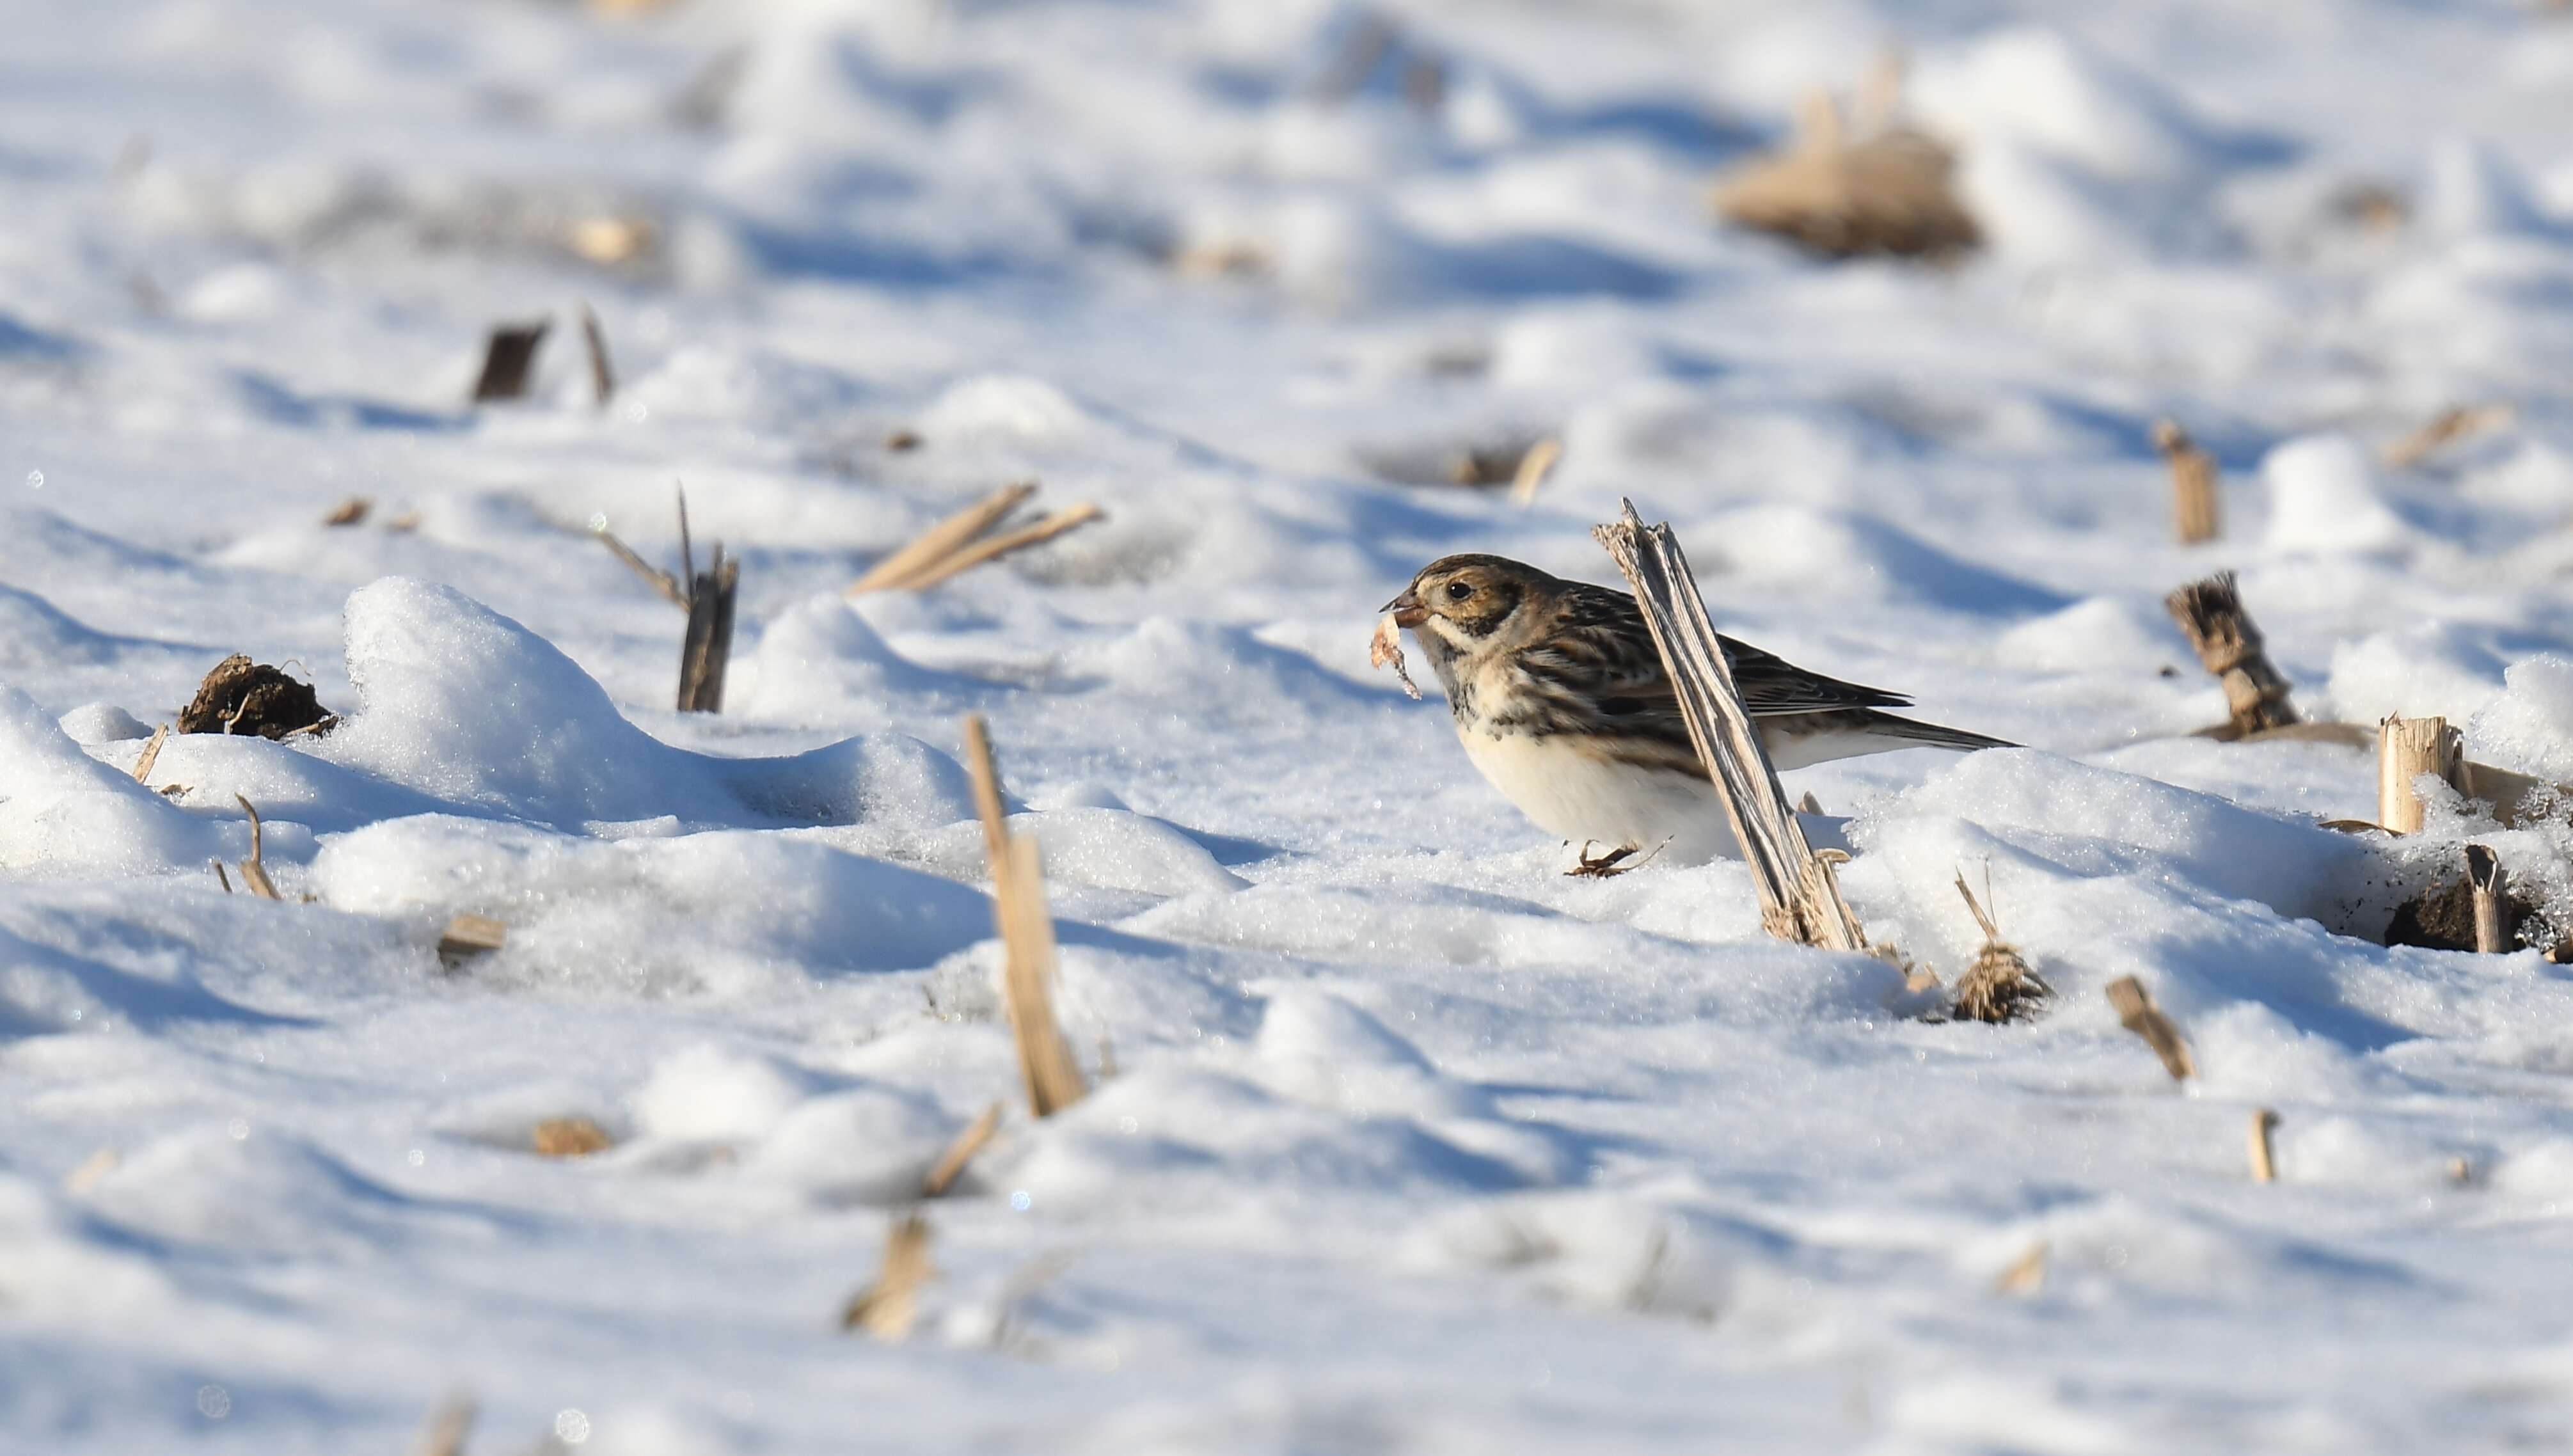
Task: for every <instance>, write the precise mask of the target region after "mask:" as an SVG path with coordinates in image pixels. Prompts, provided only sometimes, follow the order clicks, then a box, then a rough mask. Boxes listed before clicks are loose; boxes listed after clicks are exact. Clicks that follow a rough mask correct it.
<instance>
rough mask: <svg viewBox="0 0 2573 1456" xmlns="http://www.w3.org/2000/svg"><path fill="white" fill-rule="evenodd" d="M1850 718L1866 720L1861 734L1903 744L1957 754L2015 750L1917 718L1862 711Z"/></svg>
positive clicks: (1999, 741) (1980, 735)
mask: <svg viewBox="0 0 2573 1456" xmlns="http://www.w3.org/2000/svg"><path fill="white" fill-rule="evenodd" d="M1854 716H1858V717H1863V718H1865V719H1866V720H1867V726H1866V728H1865V729H1864V730H1863V731H1865V732H1868V733H1872V734H1876V735H1879V736H1881V737H1885V738H1900V739H1902V740H1904V741H1905V742H1907V743H1919V744H1923V745H1925V746H1927V747H1931V748H1953V749H1955V750H1956V751H1957V752H1959V753H1973V752H1974V751H1976V750H1977V749H1981V748H2017V747H2019V745H2018V744H2016V743H2013V742H2011V741H2010V740H2009V739H2007V738H1994V737H1991V736H1990V735H1988V734H1983V733H1969V732H1967V731H1966V730H1965V729H1963V728H1943V727H1941V726H1939V725H1938V724H1936V723H1924V722H1922V721H1921V720H1920V719H1918V718H1902V717H1897V716H1896V715H1894V714H1892V713H1880V712H1877V711H1875V710H1873V709H1862V710H1861V711H1860V712H1859V713H1858V714H1856V715H1854Z"/></svg>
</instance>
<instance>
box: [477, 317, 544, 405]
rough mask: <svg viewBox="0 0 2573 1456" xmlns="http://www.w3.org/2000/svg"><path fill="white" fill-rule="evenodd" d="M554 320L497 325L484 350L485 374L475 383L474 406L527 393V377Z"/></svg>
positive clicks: (492, 329) (483, 372) (493, 327)
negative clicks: (537, 348)
mask: <svg viewBox="0 0 2573 1456" xmlns="http://www.w3.org/2000/svg"><path fill="white" fill-rule="evenodd" d="M552 327H553V321H552V320H550V319H538V320H536V321H535V322H534V323H532V324H495V325H493V326H492V328H491V338H490V342H489V343H487V344H485V345H484V346H483V348H482V372H481V374H480V375H479V376H478V377H476V378H475V379H474V381H473V402H474V403H476V404H480V403H483V402H484V401H486V400H491V399H515V398H518V397H519V396H520V395H523V394H525V393H526V392H527V375H528V374H529V373H530V372H532V370H533V367H534V365H535V362H536V346H538V345H540V344H542V343H544V342H545V331H546V330H548V329H550V328H552Z"/></svg>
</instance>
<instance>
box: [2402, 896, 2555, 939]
mask: <svg viewBox="0 0 2573 1456" xmlns="http://www.w3.org/2000/svg"><path fill="white" fill-rule="evenodd" d="M2536 913H2537V907H2536V906H2534V905H2531V904H2530V903H2528V902H2527V901H2525V900H2522V899H2521V898H2520V897H2519V895H2518V894H2517V892H2515V891H2510V890H2505V891H2504V892H2503V894H2502V928H2503V934H2504V935H2505V936H2507V937H2508V938H2509V940H2510V942H2511V943H2512V944H2513V945H2521V944H2525V943H2526V942H2525V940H2524V938H2523V937H2522V935H2521V932H2522V931H2523V930H2524V929H2526V928H2527V927H2528V926H2529V925H2530V923H2531V922H2530V917H2532V916H2534V915H2535V914H2536ZM2385 944H2387V945H2389V946H2422V947H2426V948H2428V949H2430V950H2433V951H2471V950H2473V949H2474V948H2475V891H2474V887H2473V886H2471V885H2469V884H2467V883H2466V882H2465V881H2464V880H2463V879H2456V880H2450V881H2448V882H2446V883H2445V884H2442V885H2437V886H2434V887H2432V888H2431V889H2428V890H2424V891H2422V892H2421V893H2420V894H2419V895H2418V896H2415V897H2414V898H2412V899H2410V900H2407V901H2405V902H2403V903H2402V904H2401V905H2399V906H2396V907H2395V910H2394V919H2393V921H2392V923H2390V924H2388V925H2387V926H2386V927H2385ZM2541 944H2543V943H2542V942H2541Z"/></svg>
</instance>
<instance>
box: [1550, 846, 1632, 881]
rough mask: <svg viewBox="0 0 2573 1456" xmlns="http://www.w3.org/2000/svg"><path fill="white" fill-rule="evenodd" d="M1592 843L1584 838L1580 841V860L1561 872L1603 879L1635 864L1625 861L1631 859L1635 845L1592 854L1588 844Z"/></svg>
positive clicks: (1619, 873) (1589, 878)
mask: <svg viewBox="0 0 2573 1456" xmlns="http://www.w3.org/2000/svg"><path fill="white" fill-rule="evenodd" d="M1592 843H1594V841H1591V840H1586V839H1585V840H1583V841H1582V842H1581V862H1580V863H1579V864H1576V865H1574V866H1573V867H1572V868H1571V869H1569V870H1566V871H1564V872H1563V873H1565V874H1567V875H1573V876H1578V877H1580V878H1582V879H1588V880H1605V879H1607V878H1608V877H1609V876H1611V875H1622V874H1624V873H1626V872H1627V871H1628V870H1631V869H1634V868H1635V866H1633V865H1630V864H1627V863H1626V861H1627V860H1628V859H1631V858H1633V856H1634V853H1635V847H1634V846H1633V845H1631V844H1630V845H1626V846H1624V847H1622V848H1619V849H1612V850H1610V851H1609V852H1608V853H1606V854H1604V855H1594V854H1592V853H1591V852H1590V846H1591V845H1592Z"/></svg>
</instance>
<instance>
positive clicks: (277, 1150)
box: [93, 1122, 452, 1257]
mask: <svg viewBox="0 0 2573 1456" xmlns="http://www.w3.org/2000/svg"><path fill="white" fill-rule="evenodd" d="M93 1201H94V1203H95V1205H96V1207H97V1208H98V1210H99V1212H100V1213H102V1214H104V1215H105V1216H107V1217H108V1218H110V1219H113V1220H115V1221H116V1222H118V1223H120V1224H123V1225H124V1226H126V1227H128V1228H131V1229H134V1230H137V1231H139V1232H143V1233H149V1234H156V1235H159V1236H161V1237H164V1238H173V1239H179V1240H182V1241H184V1242H188V1243H197V1244H204V1245H208V1246H211V1247H214V1248H220V1249H226V1250H233V1251H238V1252H244V1253H254V1254H266V1255H309V1254H315V1253H321V1254H327V1255H333V1256H337V1257H356V1256H361V1255H364V1254H367V1253H370V1252H380V1251H382V1250H383V1249H384V1248H385V1247H386V1246H387V1245H388V1244H399V1243H402V1242H405V1241H408V1240H409V1239H410V1238H411V1237H413V1236H416V1235H417V1234H418V1233H421V1232H423V1231H425V1230H424V1229H423V1228H422V1226H421V1223H420V1222H419V1221H418V1220H420V1219H421V1218H422V1210H419V1209H413V1208H407V1207H405V1206H404V1205H405V1204H406V1203H407V1202H408V1200H407V1199H405V1198H403V1197H402V1196H401V1195H399V1194H397V1193H395V1192H393V1191H392V1190H390V1189H388V1188H386V1187H384V1186H382V1185H381V1184H378V1183H375V1182H373V1181H370V1180H369V1179H367V1178H364V1177H361V1176H359V1175H358V1174H357V1173H356V1172H354V1171H352V1170H351V1169H349V1168H348V1167H347V1166H346V1165H344V1164H342V1163H341V1162H340V1161H339V1160H338V1159H337V1158H334V1157H332V1156H331V1155H330V1154H329V1153H327V1152H325V1151H323V1150H322V1149H321V1148H319V1147H316V1146H314V1145H313V1144H312V1143H310V1142H308V1141H306V1140H305V1139H303V1138H301V1137H298V1136H296V1135H295V1134H293V1133H290V1132H285V1131H281V1130H277V1129H273V1128H267V1127H251V1126H250V1125H249V1124H247V1123H243V1122H234V1123H232V1124H231V1125H229V1126H225V1125H216V1126H201V1127H193V1128H190V1129H188V1130H186V1131H183V1132H173V1133H170V1134H168V1135H166V1136H163V1137H161V1138H159V1139H157V1140H155V1141H153V1142H150V1143H147V1144H146V1145H144V1146H143V1147H140V1148H138V1149H136V1150H135V1151H134V1153H133V1154H132V1155H131V1156H129V1157H127V1158H125V1159H124V1161H122V1162H120V1163H119V1164H118V1165H117V1167H116V1169H115V1170H114V1171H113V1172H110V1173H109V1174H108V1175H107V1176H106V1177H105V1178H103V1179H101V1180H100V1182H99V1184H98V1188H97V1191H96V1193H95V1194H94V1196H93ZM451 1217H452V1215H447V1218H449V1219H451ZM438 1221H444V1220H438Z"/></svg>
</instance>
